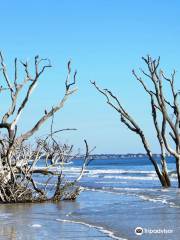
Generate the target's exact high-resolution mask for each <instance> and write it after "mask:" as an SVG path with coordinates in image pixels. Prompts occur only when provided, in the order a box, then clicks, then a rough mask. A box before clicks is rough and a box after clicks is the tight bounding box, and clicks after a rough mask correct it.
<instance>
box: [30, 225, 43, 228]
mask: <svg viewBox="0 0 180 240" xmlns="http://www.w3.org/2000/svg"><path fill="white" fill-rule="evenodd" d="M31 227H34V228H40V227H42V225H41V224H32V225H31Z"/></svg>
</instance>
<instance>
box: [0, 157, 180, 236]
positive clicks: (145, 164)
mask: <svg viewBox="0 0 180 240" xmlns="http://www.w3.org/2000/svg"><path fill="white" fill-rule="evenodd" d="M81 164H82V162H81V160H76V161H74V162H72V163H71V164H68V165H66V166H65V169H64V174H65V175H66V176H67V178H68V179H75V178H76V177H77V176H78V174H79V172H80V169H81ZM168 170H169V172H170V176H171V181H172V187H171V188H169V189H165V188H162V187H161V185H160V183H159V180H158V178H157V176H156V174H155V172H154V169H153V167H152V165H151V163H150V162H149V160H148V159H147V158H130V159H127V158H121V159H106V160H102V159H101V160H93V161H91V162H90V164H89V165H88V166H87V168H86V171H85V174H84V176H83V178H82V179H81V181H80V183H79V184H80V186H81V187H82V192H81V194H80V196H79V197H78V198H77V200H76V201H63V202H60V203H57V204H54V203H43V204H12V205H1V206H0V239H40V240H41V239H147V240H150V239H157V240H161V239H163V240H166V239H168V240H175V239H177V240H178V239H179V236H180V190H179V189H177V179H176V175H175V173H174V171H175V163H174V160H173V159H172V158H169V159H168ZM137 227H141V228H142V229H143V231H144V232H143V234H142V235H137V234H136V233H135V229H136V228H137Z"/></svg>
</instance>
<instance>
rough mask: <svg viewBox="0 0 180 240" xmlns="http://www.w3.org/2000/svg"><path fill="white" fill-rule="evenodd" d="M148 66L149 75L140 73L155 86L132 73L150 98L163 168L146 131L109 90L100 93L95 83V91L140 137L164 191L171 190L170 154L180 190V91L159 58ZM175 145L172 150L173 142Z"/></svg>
mask: <svg viewBox="0 0 180 240" xmlns="http://www.w3.org/2000/svg"><path fill="white" fill-rule="evenodd" d="M142 59H143V60H144V62H145V64H146V66H147V72H146V71H144V70H143V69H140V71H141V73H142V74H143V76H144V77H145V78H148V80H149V81H150V83H151V84H152V86H151V87H149V84H146V83H145V81H144V80H143V79H142V77H140V76H138V75H137V74H136V72H135V71H134V70H133V71H132V73H133V75H134V77H135V79H136V80H138V81H139V82H140V84H141V85H142V87H143V89H144V90H145V91H146V93H147V94H148V96H149V97H150V102H151V105H150V108H151V111H152V119H153V123H154V127H155V130H156V134H157V139H158V142H159V145H160V149H161V168H160V167H159V165H158V163H157V161H156V159H155V158H154V156H153V154H152V150H151V148H150V145H149V143H148V140H147V137H146V136H145V134H144V131H143V130H142V128H141V127H140V126H139V124H138V123H137V121H135V120H134V118H133V117H132V116H131V115H130V114H129V113H128V112H127V111H126V109H125V108H124V107H123V106H122V104H121V102H120V101H119V99H118V98H117V97H116V96H115V95H114V94H113V93H112V92H111V91H110V90H108V89H100V88H99V87H98V86H97V85H96V83H95V82H91V83H92V84H93V85H94V86H95V88H96V89H97V90H98V91H99V92H100V93H101V94H103V95H104V96H105V97H106V100H107V103H108V104H109V105H110V106H111V107H112V108H113V109H115V110H116V111H117V112H118V114H119V115H120V120H121V122H122V123H123V124H125V125H126V126H127V127H128V129H130V130H131V131H133V132H134V133H136V134H138V135H139V137H140V138H141V141H142V143H143V146H144V148H145V151H146V153H147V156H148V157H149V159H150V161H151V163H152V164H153V166H154V169H155V171H156V173H157V176H158V178H159V180H160V182H161V184H162V186H163V187H170V186H171V182H170V179H169V176H168V169H167V162H166V157H167V154H170V155H172V156H174V158H175V159H176V170H177V176H178V186H179V187H180V108H179V102H178V96H179V94H180V91H177V90H176V89H175V85H174V82H175V71H174V72H173V73H172V74H171V76H170V77H167V76H166V75H165V74H164V72H163V71H162V70H161V69H160V68H159V64H160V58H158V59H157V60H155V59H152V58H151V57H150V56H147V57H146V58H144V57H143V58H142ZM164 82H167V83H168V87H169V88H168V89H169V92H168V94H167V93H166V91H165V88H164ZM169 138H171V140H173V142H174V147H173V146H171V144H170V143H171V141H170V139H169Z"/></svg>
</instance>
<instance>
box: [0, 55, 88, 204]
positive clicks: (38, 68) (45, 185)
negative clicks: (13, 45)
mask: <svg viewBox="0 0 180 240" xmlns="http://www.w3.org/2000/svg"><path fill="white" fill-rule="evenodd" d="M0 65H1V68H0V70H1V72H2V77H3V79H4V83H2V85H1V87H0V93H1V94H3V92H5V93H6V94H9V96H10V100H11V103H10V106H9V108H8V110H7V111H6V112H5V113H4V115H2V119H1V122H0V128H1V130H2V131H3V133H2V132H1V133H0V202H4V203H12V202H34V201H47V200H53V201H57V200H60V199H67V198H69V199H75V197H76V196H77V195H78V193H79V187H77V186H75V183H77V181H78V180H79V179H80V178H81V176H82V174H83V171H84V168H83V169H82V171H81V172H80V176H78V177H77V179H78V180H77V179H75V180H74V181H68V180H66V181H65V180H64V174H63V166H64V164H65V163H66V162H68V161H69V159H70V158H73V157H74V155H73V154H72V149H73V146H68V145H66V144H61V143H59V142H57V141H56V140H55V137H54V135H55V134H57V133H58V132H61V131H65V130H72V129H63V130H59V131H53V129H52V126H53V118H54V114H55V113H56V112H58V111H59V110H61V109H62V108H63V107H64V104H65V102H66V101H67V99H68V98H69V97H70V96H71V95H72V94H73V93H75V92H76V91H77V88H76V74H77V72H76V71H75V72H74V74H73V80H72V81H70V76H71V63H70V61H69V62H68V65H67V70H68V73H67V78H66V80H65V93H64V96H63V97H62V99H61V100H60V101H59V102H58V103H57V104H56V105H55V106H53V107H52V108H51V109H50V110H49V111H47V110H45V111H44V114H43V115H42V116H41V117H40V118H39V120H38V121H37V122H36V124H34V125H33V126H32V127H31V129H29V130H28V131H27V132H24V133H22V134H21V135H18V134H17V133H18V132H17V130H18V123H19V119H20V116H21V114H22V112H23V111H24V109H25V108H26V106H27V104H28V101H29V99H30V97H31V94H32V92H33V90H34V88H35V87H36V85H37V84H38V82H39V81H40V78H41V76H42V74H43V73H44V72H45V70H46V69H47V68H50V67H51V62H50V60H49V59H41V58H39V56H36V57H35V58H34V71H33V72H35V73H34V74H31V73H30V69H29V64H28V62H22V61H18V60H17V58H16V59H15V61H14V77H13V80H10V78H9V75H8V70H7V67H6V65H5V61H4V57H3V54H2V52H0ZM19 65H21V67H22V68H23V69H24V79H23V80H22V81H21V82H20V81H19V78H20V74H18V73H19V72H18V69H19ZM25 89H27V90H26V92H25V96H24V98H23V100H22V101H21V98H19V95H20V93H21V92H22V90H23V91H25ZM50 118H52V124H51V133H50V134H48V136H46V137H45V138H41V139H38V140H37V141H36V142H35V143H34V144H29V143H27V140H28V139H29V138H30V137H32V136H33V134H34V133H35V132H37V131H38V130H39V128H40V127H41V126H42V125H43V124H44V123H45V122H46V121H47V120H48V119H50ZM4 131H5V133H4ZM85 146H86V155H85V163H86V162H87V159H88V145H87V142H86V141H85ZM42 159H43V166H40V165H39V164H40V162H42ZM41 176H44V177H43V178H42V177H41ZM45 178H46V180H45ZM39 179H43V182H41V183H38V181H39ZM50 182H51V183H50ZM49 186H51V188H52V189H50V192H51V194H49ZM70 188H71V190H70ZM47 189H48V191H47ZM53 190H54V193H53V195H52V192H53Z"/></svg>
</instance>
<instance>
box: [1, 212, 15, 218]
mask: <svg viewBox="0 0 180 240" xmlns="http://www.w3.org/2000/svg"><path fill="white" fill-rule="evenodd" d="M12 215H13V214H12V213H1V214H0V219H1V218H3V219H5V218H9V217H11V216H12Z"/></svg>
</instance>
